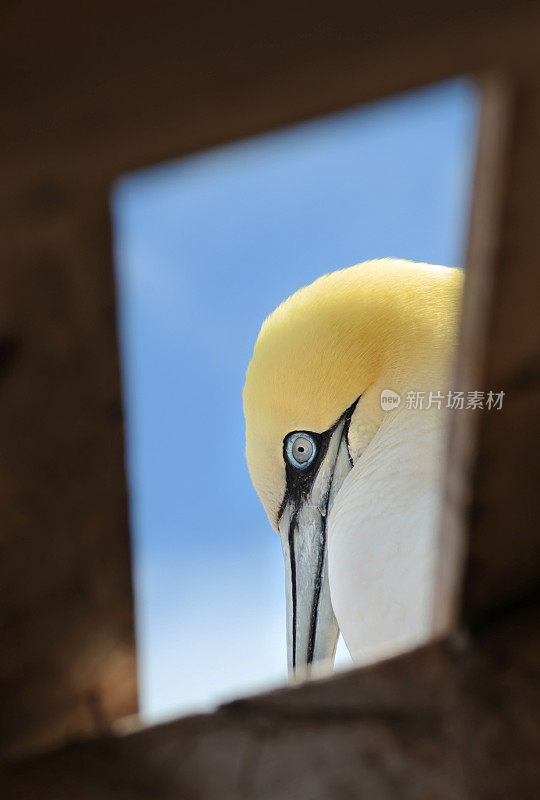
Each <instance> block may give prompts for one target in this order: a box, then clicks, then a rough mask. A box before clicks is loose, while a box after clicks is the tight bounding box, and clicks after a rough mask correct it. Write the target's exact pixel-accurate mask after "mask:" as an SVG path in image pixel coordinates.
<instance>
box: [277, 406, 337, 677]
mask: <svg viewBox="0 0 540 800" xmlns="http://www.w3.org/2000/svg"><path fill="white" fill-rule="evenodd" d="M349 420H350V415H349V417H347V416H346V415H344V417H342V418H341V419H340V421H339V423H338V424H337V425H336V426H335V428H334V429H333V430H332V431H330V432H329V436H330V438H329V441H328V444H327V449H326V452H325V454H324V458H323V459H322V461H321V463H320V465H319V468H318V470H317V474H316V475H315V477H314V479H313V483H312V485H311V487H310V490H309V493H306V492H302V493H301V494H299V495H297V496H295V495H291V496H290V497H289V498H288V499H287V500H286V503H285V505H284V507H283V511H282V514H281V518H280V520H279V533H280V536H281V542H282V545H283V555H284V557H285V576H286V577H285V581H286V593H287V661H288V667H289V680H290V681H296V680H303V679H305V678H307V677H315V676H321V675H324V674H328V673H329V672H331V670H332V668H333V664H334V655H335V651H336V644H337V639H338V635H339V628H338V624H337V622H336V618H335V616H334V611H333V609H332V603H331V599H330V584H329V581H328V543H327V520H328V516H329V513H330V510H331V508H332V504H333V502H334V499H335V497H336V495H337V493H338V491H339V489H340V488H341V485H342V483H343V481H344V479H345V477H346V476H347V474H348V472H349V471H350V470H351V460H350V457H349V451H348V447H347V438H346V434H347V430H348V424H349Z"/></svg>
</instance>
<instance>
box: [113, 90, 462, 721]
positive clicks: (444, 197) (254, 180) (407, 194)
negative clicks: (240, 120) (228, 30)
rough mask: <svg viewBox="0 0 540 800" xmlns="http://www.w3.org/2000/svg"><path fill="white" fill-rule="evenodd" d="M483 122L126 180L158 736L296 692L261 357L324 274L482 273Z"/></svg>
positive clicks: (220, 154)
mask: <svg viewBox="0 0 540 800" xmlns="http://www.w3.org/2000/svg"><path fill="white" fill-rule="evenodd" d="M476 115H477V103H476V94H475V91H474V89H473V87H472V86H471V85H470V84H469V83H467V82H465V81H462V80H459V81H453V82H450V83H447V84H444V85H440V86H436V87H430V88H427V89H423V90H422V91H418V92H415V93H411V94H407V95H404V96H400V97H397V98H393V99H391V100H388V101H385V102H382V103H378V104H374V105H370V106H364V107H362V108H358V109H351V110H347V111H344V112H342V113H339V114H335V115H332V116H328V117H323V118H321V119H317V120H314V121H311V122H307V123H304V124H301V125H297V126H294V127H291V128H287V129H283V130H279V131H276V132H272V133H269V134H266V135H264V136H260V137H256V138H252V139H248V140H244V141H241V142H236V143H234V144H231V145H227V146H225V147H220V148H217V149H214V150H211V151H206V152H202V153H199V154H196V155H194V156H191V157H189V158H184V159H181V160H178V161H174V162H170V163H167V164H164V165H160V166H157V167H155V168H152V169H149V170H145V171H143V172H138V173H134V174H130V175H127V176H125V177H123V178H122V179H121V180H120V181H118V183H117V185H116V187H115V190H114V192H113V196H112V201H111V202H112V210H113V217H114V230H115V247H116V266H117V279H118V295H119V298H118V303H119V319H120V333H121V346H122V360H123V377H124V399H125V406H126V412H127V414H126V418H127V441H128V477H129V487H130V497H131V522H132V531H133V539H134V575H135V589H136V602H137V636H138V650H139V663H140V692H141V706H142V712H143V715H144V716H145V717H146V718H147V719H150V720H153V719H157V718H162V717H166V716H171V715H173V714H177V713H182V712H186V711H190V710H193V709H196V708H208V707H211V706H212V705H213V704H215V703H217V702H219V701H221V700H224V699H228V698H231V697H233V696H236V695H239V694H244V693H248V692H252V691H256V690H258V689H261V688H266V687H267V686H274V685H277V684H279V683H281V682H283V681H284V680H285V678H286V655H285V601H284V588H283V581H284V577H283V564H282V554H281V548H280V543H279V539H278V537H277V535H276V534H275V533H274V532H273V531H272V530H271V528H270V526H269V524H268V522H267V520H266V517H265V515H264V512H263V510H262V508H261V507H260V505H259V502H258V500H257V497H256V495H255V493H254V491H253V489H252V487H251V483H250V480H249V475H248V473H247V469H246V466H245V461H244V421H243V415H242V387H243V382H244V376H245V370H246V366H247V364H248V361H249V358H250V356H251V352H252V349H253V344H254V342H255V339H256V336H257V333H258V331H259V328H260V325H261V323H262V321H263V320H264V318H265V317H266V316H267V315H268V314H269V313H270V312H271V311H272V310H273V309H274V308H275V307H276V306H277V305H278V304H279V303H280V302H281V301H282V300H284V299H285V298H286V297H287V296H288V295H290V294H291V293H292V292H294V291H295V290H296V289H298V288H299V287H300V286H303V285H305V284H307V283H310V282H311V281H312V280H314V279H315V278H316V277H318V276H319V275H321V274H323V273H324V272H328V271H331V270H333V269H337V268H340V267H345V266H349V265H351V264H354V263H357V262H359V261H364V260H366V259H369V258H378V257H383V256H399V257H402V258H410V259H415V260H418V261H428V262H434V263H439V264H448V265H461V264H462V263H463V255H464V241H465V234H466V224H467V216H468V209H469V194H470V182H471V170H472V160H473V154H474V144H475V131H476ZM339 661H340V663H342V664H344V663H346V661H347V654H346V652H345V650H344V648H343V647H340V651H339Z"/></svg>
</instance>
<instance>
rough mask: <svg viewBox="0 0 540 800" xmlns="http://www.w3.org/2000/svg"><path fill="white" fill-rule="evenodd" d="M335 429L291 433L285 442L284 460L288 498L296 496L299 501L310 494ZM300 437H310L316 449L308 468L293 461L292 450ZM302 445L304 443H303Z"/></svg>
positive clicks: (309, 460)
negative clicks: (301, 497) (319, 431)
mask: <svg viewBox="0 0 540 800" xmlns="http://www.w3.org/2000/svg"><path fill="white" fill-rule="evenodd" d="M333 430H334V428H333V427H332V428H331V429H330V430H328V431H325V432H324V433H315V432H314V431H291V433H289V434H287V436H286V437H285V439H284V440H283V460H284V461H285V475H286V480H287V489H286V495H287V497H291V495H292V496H295V497H296V498H297V499H299V498H300V496H301V495H303V494H307V493H309V490H310V487H311V485H312V483H313V480H314V478H315V475H316V474H317V471H318V469H319V467H320V465H321V463H322V461H323V459H324V457H325V455H326V451H327V450H328V445H329V443H330V439H331V438H332V433H333ZM299 437H302V438H303V437H309V439H308V441H309V440H311V442H312V443H313V447H314V453H313V455H312V457H310V458H309V459H308V461H307V464H306V466H305V467H304V466H302V463H300V465H299V466H296V465H295V461H294V460H291V450H292V446H293V445H294V442H295V441H298V439H299ZM301 445H302V443H301Z"/></svg>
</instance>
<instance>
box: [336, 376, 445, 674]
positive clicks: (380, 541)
mask: <svg viewBox="0 0 540 800" xmlns="http://www.w3.org/2000/svg"><path fill="white" fill-rule="evenodd" d="M447 380H448V378H447V376H446V375H445V374H443V373H442V370H440V369H435V368H433V365H424V367H423V368H422V369H421V370H420V371H419V372H418V374H417V376H416V380H415V379H414V378H413V379H412V380H411V381H410V382H408V386H409V387H411V390H412V386H413V385H416V386H417V390H418V391H427V388H426V387H427V386H428V385H429V386H431V387H432V388H433V390H434V391H435V390H439V388H440V389H441V391H442V392H444V390H445V389H446V383H447ZM437 381H439V385H437ZM428 397H429V391H427V395H425V396H424V398H423V399H424V402H423V408H422V409H412V408H409V407H408V403H407V397H406V395H405V396H402V400H401V405H400V407H399V408H398V409H396V410H394V411H391V412H389V413H388V414H385V415H384V416H383V418H382V421H381V423H380V426H379V427H378V430H377V432H376V433H375V435H374V436H373V438H372V439H371V441H370V442H369V444H368V445H367V447H366V448H365V450H364V452H363V453H362V454H361V455H360V457H359V458H358V460H357V462H356V463H355V466H354V468H353V469H352V470H351V472H350V473H349V475H348V476H347V478H346V480H345V482H344V484H343V486H342V488H341V490H340V492H339V494H338V496H337V498H336V501H335V503H334V506H333V509H332V513H331V516H330V520H329V551H328V554H329V571H330V585H331V591H332V604H333V607H334V611H335V614H336V617H337V620H338V623H339V626H340V629H341V632H342V634H343V637H344V639H345V642H346V644H347V646H348V648H349V650H350V652H351V655H352V656H353V659H354V660H355V661H356V662H359V663H367V662H371V661H374V660H378V659H380V658H384V657H387V656H390V655H395V654H396V653H398V652H402V651H404V650H407V649H410V648H412V647H414V646H416V645H419V644H421V643H423V642H425V641H426V640H428V639H429V638H430V636H431V635H432V634H433V626H432V609H433V597H434V594H433V593H434V585H433V582H434V568H435V558H436V537H437V532H438V525H439V515H440V507H441V496H442V489H441V486H442V464H443V461H444V448H445V434H446V413H445V409H444V406H445V401H444V402H442V403H441V409H439V408H438V407H437V405H436V404H432V406H431V408H430V409H427V408H426V403H427V401H428Z"/></svg>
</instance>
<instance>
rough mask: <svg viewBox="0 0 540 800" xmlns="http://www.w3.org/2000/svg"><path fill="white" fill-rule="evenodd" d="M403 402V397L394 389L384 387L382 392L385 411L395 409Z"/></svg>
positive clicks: (382, 405)
mask: <svg viewBox="0 0 540 800" xmlns="http://www.w3.org/2000/svg"><path fill="white" fill-rule="evenodd" d="M400 403H401V397H400V396H399V394H398V393H397V392H394V391H392V389H383V390H382V392H381V408H382V410H383V411H393V410H394V408H397V407H398V406H399V404H400Z"/></svg>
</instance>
